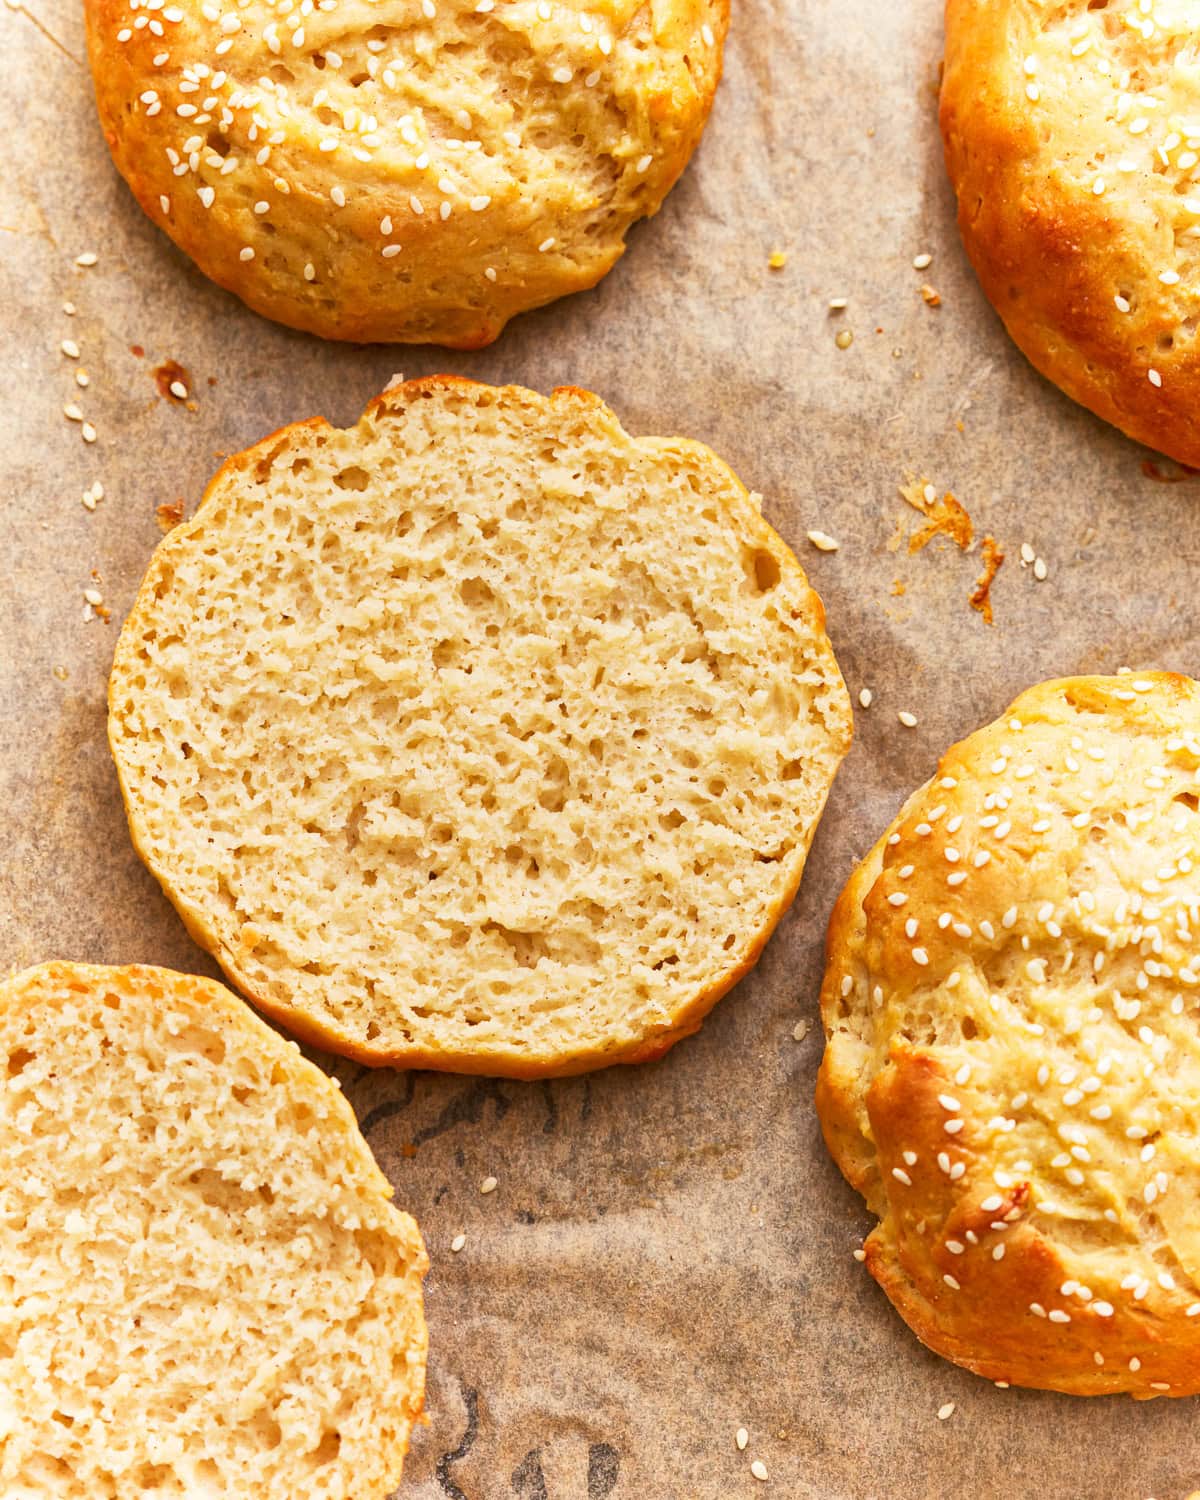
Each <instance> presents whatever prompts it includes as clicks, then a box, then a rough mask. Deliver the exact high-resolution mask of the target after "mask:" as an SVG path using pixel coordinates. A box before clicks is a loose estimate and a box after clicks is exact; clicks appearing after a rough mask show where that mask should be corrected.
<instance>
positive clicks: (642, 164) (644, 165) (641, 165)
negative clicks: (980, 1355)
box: [633, 154, 654, 177]
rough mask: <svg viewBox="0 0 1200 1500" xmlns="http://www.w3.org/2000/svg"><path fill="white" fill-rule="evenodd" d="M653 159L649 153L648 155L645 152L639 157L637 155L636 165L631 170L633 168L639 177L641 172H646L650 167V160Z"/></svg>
mask: <svg viewBox="0 0 1200 1500" xmlns="http://www.w3.org/2000/svg"><path fill="white" fill-rule="evenodd" d="M653 160H654V158H653V157H652V156H651V155H649V154H647V155H645V156H640V157H639V158H638V161H637V165H636V166H635V167H634V169H633V170H634V171H635V172H636V173H637V174H638V176H639V177H640V176H641V175H642V173H643V172H646V171H648V170H649V168H650V163H651V162H652V161H653Z"/></svg>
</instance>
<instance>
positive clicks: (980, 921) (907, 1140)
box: [819, 673, 1200, 1395]
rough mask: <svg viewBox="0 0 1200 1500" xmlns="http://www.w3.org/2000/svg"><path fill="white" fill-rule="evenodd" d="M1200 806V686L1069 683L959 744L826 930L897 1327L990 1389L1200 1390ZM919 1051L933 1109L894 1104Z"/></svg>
mask: <svg viewBox="0 0 1200 1500" xmlns="http://www.w3.org/2000/svg"><path fill="white" fill-rule="evenodd" d="M1198 807H1200V689H1198V688H1197V686H1196V684H1195V683H1193V682H1191V681H1190V680H1189V679H1186V678H1180V677H1172V676H1168V675H1166V674H1155V673H1149V674H1146V675H1145V676H1144V677H1142V678H1134V677H1117V678H1081V679H1069V680H1065V681H1062V682H1052V683H1046V684H1043V685H1041V686H1040V687H1038V688H1034V689H1032V690H1030V691H1029V692H1028V693H1026V694H1024V695H1023V696H1022V697H1020V698H1018V699H1017V701H1016V702H1015V703H1014V704H1013V705H1012V706H1011V708H1010V709H1009V710H1008V711H1007V713H1006V714H1004V715H1003V716H1002V718H1001V719H999V720H998V721H997V722H996V723H994V724H992V725H989V726H987V727H986V728H984V729H981V730H979V731H978V732H977V733H975V734H973V735H972V736H970V737H969V738H968V739H967V740H966V741H964V742H963V743H962V744H960V745H958V746H955V747H954V748H953V749H952V750H951V751H949V752H948V753H947V755H946V756H945V757H944V758H943V761H942V763H941V765H940V767H939V773H938V775H937V776H936V777H935V778H934V779H933V780H931V781H930V782H929V783H928V784H927V785H926V786H924V787H922V788H921V789H920V790H919V791H918V792H916V793H915V794H914V795H913V797H912V798H910V799H909V801H908V802H907V803H906V805H905V807H904V809H903V810H902V811H901V813H900V814H899V816H898V817H897V818H896V820H895V822H894V823H893V824H892V826H891V828H890V829H889V830H888V832H887V833H886V834H885V835H884V837H883V838H882V839H881V840H880V842H879V843H878V845H877V846H876V847H875V849H874V850H873V851H872V852H871V854H870V855H869V856H868V858H867V860H865V861H864V863H863V865H862V866H860V868H859V869H858V870H857V871H856V872H855V874H854V876H853V877H852V879H851V881H850V883H849V885H848V887H847V890H846V892H845V893H844V895H843V897H842V900H841V901H840V902H839V906H838V909H837V911H836V912H835V916H834V919H833V922H832V923H831V927H830V950H829V960H828V969H827V974H826V980H825V987H824V992H823V995H822V1008H823V1012H824V1017H825V1023H826V1031H827V1039H828V1047H827V1052H826V1057H825V1060H824V1063H823V1066H822V1079H821V1086H820V1089H819V1098H820V1100H821V1105H822V1118H823V1123H824V1125H825V1128H826V1136H827V1140H828V1141H829V1144H830V1147H831V1149H832V1150H833V1151H834V1154H835V1156H836V1157H837V1159H838V1161H839V1164H840V1165H841V1166H842V1169H843V1171H844V1172H845V1173H846V1175H847V1176H848V1178H849V1179H850V1180H851V1182H853V1184H854V1185H855V1186H856V1187H857V1188H858V1189H859V1190H860V1191H861V1192H862V1193H863V1194H864V1195H865V1197H866V1198H867V1201H868V1204H869V1206H870V1208H871V1210H872V1211H873V1212H874V1213H875V1214H876V1215H878V1216H879V1218H880V1219H881V1221H882V1222H881V1225H880V1228H879V1229H878V1230H876V1231H875V1233H874V1234H873V1235H872V1236H871V1241H870V1242H869V1245H870V1246H871V1248H872V1250H873V1252H874V1255H875V1256H877V1257H879V1258H881V1259H882V1261H883V1262H884V1264H883V1265H882V1267H881V1269H880V1270H879V1272H878V1274H880V1278H881V1279H882V1280H884V1283H885V1286H887V1288H888V1290H889V1292H892V1293H895V1292H896V1291H897V1290H898V1291H899V1292H900V1294H901V1297H902V1299H903V1301H902V1302H901V1310H902V1311H904V1312H905V1315H906V1316H909V1317H910V1321H912V1322H913V1324H914V1327H916V1329H917V1332H918V1333H919V1334H920V1335H921V1337H922V1338H923V1339H924V1340H925V1341H926V1342H927V1343H929V1344H931V1345H932V1346H933V1347H934V1348H936V1349H938V1350H939V1352H942V1353H946V1354H949V1355H950V1356H951V1357H953V1358H956V1359H958V1360H959V1361H960V1362H962V1363H967V1364H969V1365H970V1367H971V1368H974V1369H978V1370H980V1371H981V1373H985V1374H988V1375H989V1376H990V1377H991V1378H1001V1377H1003V1378H1006V1379H1013V1380H1017V1381H1020V1382H1021V1383H1024V1384H1036V1385H1044V1386H1049V1387H1051V1388H1054V1389H1066V1390H1076V1391H1080V1392H1084V1393H1089V1392H1100V1391H1109V1390H1120V1389H1129V1390H1134V1391H1136V1392H1137V1393H1138V1394H1142V1395H1152V1394H1155V1393H1156V1392H1166V1391H1167V1390H1168V1389H1170V1390H1171V1391H1172V1392H1173V1393H1176V1394H1179V1393H1184V1394H1186V1393H1188V1391H1189V1390H1195V1388H1196V1378H1195V1350H1196V1347H1197V1338H1198V1337H1200V1319H1198V1318H1197V1314H1200V1229H1198V1228H1197V1226H1198V1224H1200V1174H1198V1173H1197V1161H1198V1160H1200V1000H1198V998H1197V996H1198V995H1200V988H1198V987H1200V946H1198V940H1200V859H1198V858H1197V855H1200V813H1198V811H1197V808H1198ZM951 881H953V882H954V884H953V885H951V884H950V882H951ZM914 1060H919V1061H921V1062H922V1063H925V1064H927V1065H928V1069H929V1070H930V1071H929V1072H927V1073H926V1076H927V1077H929V1078H930V1080H931V1081H930V1082H928V1084H927V1085H923V1087H924V1089H925V1092H926V1093H927V1094H928V1095H930V1096H936V1097H931V1098H930V1099H929V1100H928V1101H924V1102H922V1103H918V1102H914V1101H916V1099H917V1095H916V1093H915V1092H914V1093H913V1095H912V1097H911V1098H910V1100H909V1101H908V1104H907V1106H906V1104H905V1101H903V1100H900V1101H898V1102H897V1101H895V1100H894V1099H892V1098H891V1096H890V1094H889V1095H888V1103H887V1104H886V1106H885V1105H884V1102H883V1101H884V1098H885V1093H886V1091H885V1092H881V1085H882V1084H884V1083H886V1082H887V1081H888V1078H889V1075H893V1074H895V1073H896V1070H897V1069H898V1068H906V1069H908V1072H907V1074H906V1076H907V1077H908V1078H909V1079H910V1080H912V1081H913V1082H912V1084H911V1085H910V1086H911V1087H912V1088H914V1090H915V1087H916V1084H917V1083H918V1082H920V1080H921V1074H922V1072H923V1071H924V1070H923V1069H920V1068H916V1067H914V1066H913V1063H914ZM892 1092H894V1091H892ZM926 1105H927V1107H926ZM930 1116H932V1124H929V1123H928V1121H929V1118H930ZM881 1121H883V1122H884V1123H883V1124H882V1125H881V1123H880V1122H881ZM944 1122H948V1123H944ZM956 1122H957V1123H956ZM881 1129H886V1130H887V1131H888V1134H887V1135H886V1136H881V1135H880V1130H881ZM951 1129H955V1130H957V1131H958V1132H959V1133H957V1134H953V1135H952V1134H950V1133H949V1132H950V1130H951ZM896 1130H899V1131H903V1132H908V1133H905V1134H901V1135H895V1134H892V1133H891V1132H893V1131H896ZM918 1135H920V1137H921V1138H920V1139H919V1140H918V1138H917V1137H918ZM917 1146H919V1147H920V1149H919V1150H917V1151H910V1152H909V1154H908V1155H907V1156H902V1148H911V1147H917ZM935 1156H936V1157H937V1160H935V1159H934V1158H935ZM881 1159H882V1167H881ZM893 1165H894V1166H895V1167H896V1168H899V1175H897V1172H896V1171H895V1170H892V1168H893ZM951 1172H953V1174H954V1175H953V1177H952V1176H950V1175H949V1174H950V1173H951ZM909 1179H911V1181H910V1180H909ZM1013 1190H1017V1191H1019V1192H1020V1193H1022V1194H1027V1196H1025V1197H1023V1198H1022V1199H1021V1200H1020V1201H1021V1209H1020V1212H1019V1213H1014V1214H1013V1215H1012V1218H1013V1219H1014V1220H1016V1219H1019V1220H1020V1224H1019V1229H1018V1228H1014V1225H1013V1224H1011V1223H1005V1222H1000V1223H995V1222H991V1221H993V1220H994V1219H995V1218H996V1217H997V1216H996V1214H994V1213H992V1214H989V1213H986V1212H984V1213H983V1214H982V1215H981V1216H980V1217H981V1220H982V1222H980V1223H978V1224H977V1227H978V1231H979V1232H978V1238H973V1239H971V1240H970V1242H969V1243H967V1244H966V1247H965V1251H964V1247H963V1245H962V1243H961V1237H962V1229H961V1225H962V1224H963V1223H964V1222H966V1223H968V1224H970V1223H971V1222H972V1220H971V1218H970V1217H969V1214H970V1213H971V1212H972V1211H976V1210H977V1207H978V1205H979V1203H980V1202H981V1201H983V1200H985V1195H990V1194H995V1195H996V1196H995V1200H994V1201H995V1203H997V1204H999V1203H1000V1201H1001V1198H1003V1199H1004V1201H1005V1207H1006V1208H1007V1207H1009V1205H1010V1203H1011V1202H1012V1201H1013V1200H1011V1199H1010V1198H1009V1197H1008V1195H1009V1194H1010V1193H1011V1192H1012V1191H1013ZM964 1214H965V1215H967V1217H965V1218H964ZM956 1226H958V1227H957V1228H956ZM1006 1231H1007V1233H1005V1232H1006ZM956 1233H957V1234H958V1235H959V1236H960V1242H959V1243H958V1244H957V1252H956V1253H955V1254H953V1255H949V1256H948V1255H946V1254H945V1244H944V1241H945V1240H946V1239H950V1240H953V1239H954V1236H955V1234H956ZM1002 1238H1003V1239H1004V1242H1005V1244H1006V1245H1007V1249H1008V1252H1009V1253H1008V1256H1007V1257H1006V1258H1004V1259H1000V1258H999V1257H997V1258H996V1259H995V1260H993V1259H992V1258H991V1257H992V1252H993V1250H995V1249H997V1248H998V1247H1000V1243H1001V1239H1002ZM952 1248H953V1247H952ZM1003 1255H1004V1250H1003V1248H1001V1249H1000V1256H1003ZM1022 1257H1024V1260H1023V1262H1022V1263H1023V1265H1024V1266H1025V1267H1026V1268H1027V1270H1026V1272H1025V1273H1024V1275H1023V1277H1022V1279H1020V1280H1018V1281H1016V1282H1015V1283H1013V1284H1012V1286H1011V1287H1010V1286H1008V1285H1002V1283H1001V1281H1000V1278H1001V1276H1002V1275H1008V1274H1009V1273H1010V1272H1013V1270H1014V1262H1015V1261H1019V1260H1021V1258H1022ZM869 1258H870V1257H869ZM1056 1267H1057V1268H1058V1269H1057V1274H1055V1268H1056ZM947 1277H949V1278H950V1281H953V1282H955V1283H958V1282H961V1283H962V1284H961V1286H954V1287H951V1289H950V1290H947V1287H948V1286H949V1284H950V1283H949V1281H947ZM1035 1278H1040V1279H1035ZM944 1283H945V1284H944ZM1022 1290H1023V1291H1024V1298H1025V1300H1019V1298H1020V1294H1021V1291H1022ZM1030 1299H1032V1300H1030ZM1039 1308H1040V1312H1039ZM1095 1309H1099V1312H1100V1315H1099V1316H1094V1315H1093V1313H1094V1310H1095ZM1114 1309H1115V1311H1114ZM1031 1314H1032V1315H1031ZM1055 1319H1058V1320H1059V1321H1057V1322H1056V1321H1054V1320H1055ZM1072 1320H1073V1321H1072ZM1068 1325H1070V1327H1069V1331H1068ZM1077 1341H1079V1342H1081V1343H1082V1347H1080V1346H1079V1342H1077ZM1014 1342H1016V1343H1017V1344H1019V1346H1020V1347H1021V1348H1022V1349H1023V1350H1024V1353H1023V1354H1021V1353H1014V1352H1013V1347H1012V1345H1013V1343H1014ZM1094 1349H1095V1351H1096V1352H1100V1351H1101V1350H1103V1353H1104V1355H1105V1356H1106V1358H1104V1359H1100V1360H1097V1361H1094V1360H1093V1350H1094ZM1189 1351H1191V1352H1189ZM1131 1358H1132V1359H1133V1364H1132V1365H1130V1364H1129V1363H1128V1362H1129V1360H1130V1359H1131ZM1005 1360H1007V1361H1009V1362H1010V1363H1007V1364H1006V1363H1004V1361H1005ZM1189 1371H1190V1374H1189ZM1167 1377H1169V1379H1168V1378H1167Z"/></svg>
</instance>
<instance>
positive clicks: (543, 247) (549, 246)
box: [538, 235, 555, 255]
mask: <svg viewBox="0 0 1200 1500" xmlns="http://www.w3.org/2000/svg"><path fill="white" fill-rule="evenodd" d="M554 244H555V240H554V236H553V235H550V237H549V238H548V239H544V240H543V241H542V243H541V244H540V245H539V246H538V251H539V253H540V254H542V255H545V253H546V251H547V250H553V249H554Z"/></svg>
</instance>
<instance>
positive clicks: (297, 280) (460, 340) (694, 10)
mask: <svg viewBox="0 0 1200 1500" xmlns="http://www.w3.org/2000/svg"><path fill="white" fill-rule="evenodd" d="M85 10H86V17H87V33H88V51H89V57H90V60H91V66H92V74H93V78H94V81H95V87H96V102H97V106H98V109H99V114H100V120H101V124H102V126H103V129H104V135H105V139H106V141H107V143H108V146H109V150H110V152H111V153H112V157H113V160H114V162H115V164H116V166H117V168H118V170H119V171H120V172H121V174H122V176H124V178H125V179H126V181H127V182H128V183H129V186H130V188H131V189H132V191H133V194H134V196H135V198H136V199H137V201H138V203H139V204H140V205H141V207H142V209H143V210H144V211H145V212H146V214H147V215H148V216H149V217H150V218H151V219H152V220H153V221H154V222H155V223H156V224H157V225H158V226H159V227H160V228H161V229H163V230H165V231H166V233H167V234H169V235H170V236H171V238H172V239H173V240H174V241H175V243H176V244H177V245H179V247H180V248H181V249H182V250H183V251H184V252H185V253H186V254H188V255H189V256H190V257H191V258H192V259H193V260H194V261H195V262H196V264H197V265H198V266H199V267H200V269H201V270H202V271H203V272H204V273H205V275H207V276H209V277H211V279H212V280H213V281H215V282H217V283H218V284H219V285H220V286H222V287H224V288H226V289H227V290H228V291H231V292H233V293H234V294H235V295H236V296H238V297H240V298H241V299H242V300H243V301H244V302H246V303H247V304H248V305H249V306H250V307H252V308H253V309H254V310H255V311H256V312H259V313H262V314H263V315H264V316H265V317H269V318H273V319H275V320H276V321H278V322H281V323H286V324H288V325H290V326H291V327H294V328H299V329H303V330H305V331H306V332H310V333H315V334H319V335H321V336H322V337H325V338H334V339H345V340H350V341H353V342H359V343H364V342H375V341H379V342H400V343H441V344H445V345H447V346H450V347H456V348H464V349H472V348H478V347H481V346H482V345H485V344H488V343H490V342H491V341H492V340H493V339H495V338H496V336H497V335H498V334H499V333H500V331H501V329H502V328H503V327H504V324H505V323H506V322H507V321H508V319H509V318H510V317H512V316H513V315H514V314H516V313H518V312H522V311H525V310H527V309H529V308H534V307H539V306H541V305H542V304H543V303H546V302H549V301H552V300H553V299H554V298H556V297H559V296H562V295H564V294H566V293H568V292H573V291H579V290H583V289H585V288H588V287H591V286H594V285H595V283H596V282H597V281H599V280H600V279H601V277H602V276H604V274H605V273H606V272H607V271H608V270H609V269H610V268H611V267H612V265H613V264H614V262H615V261H616V260H617V259H618V258H619V256H620V255H621V254H622V253H623V251H624V241H625V234H626V232H627V230H628V229H629V226H630V225H631V224H632V223H633V222H634V221H635V220H636V219H639V218H642V217H644V216H646V215H649V214H653V213H655V212H656V211H657V209H658V208H659V206H660V204H661V203H662V200H663V198H664V197H665V196H666V194H667V193H668V191H669V190H670V188H671V187H672V185H673V184H674V182H675V180H676V179H677V178H678V176H679V174H680V173H681V172H682V171H683V169H684V167H685V166H686V165H687V162H688V159H689V157H690V156H691V153H692V151H693V150H694V149H695V146H696V144H697V143H698V141H699V138H700V135H701V132H702V130H703V128H704V124H705V121H706V120H707V117H708V113H709V110H710V108H711V106H712V99H713V94H714V92H715V90H716V86H717V82H718V80H719V78H720V72H721V56H722V47H723V43H724V37H725V32H726V30H727V28H728V21H729V4H728V0H667V3H663V4H655V5H654V6H645V5H640V4H638V3H636V0H596V3H593V4H590V5H589V6H588V7H587V8H586V10H585V9H584V8H583V7H582V6H580V5H577V4H576V3H574V0H555V4H554V5H553V6H545V5H542V6H540V7H539V6H538V5H537V4H536V3H535V0H502V3H501V4H500V5H496V6H486V7H484V9H482V10H481V9H480V8H479V6H477V5H476V3H475V0H438V5H437V6H436V7H434V6H433V5H432V4H430V0H425V4H424V6H423V5H422V4H421V0H387V3H386V4H385V5H383V6H380V5H378V4H368V3H367V0H338V3H337V4H335V5H333V6H332V7H329V6H324V5H323V6H321V7H318V8H316V9H314V10H312V12H311V13H310V14H308V15H307V16H303V17H301V16H299V13H298V12H293V10H292V7H291V6H288V7H286V9H284V8H279V7H276V6H274V5H272V4H270V3H267V0H248V3H247V4H244V5H240V6H233V5H231V4H230V5H201V3H200V0H180V3H179V4H177V5H169V6H166V7H165V8H163V7H159V9H158V10H157V11H153V12H152V11H149V10H147V9H146V8H144V7H141V6H137V7H135V6H132V5H131V4H130V3H129V0H87V4H86V7H85ZM289 16H290V19H289ZM368 127H371V128H368Z"/></svg>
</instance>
